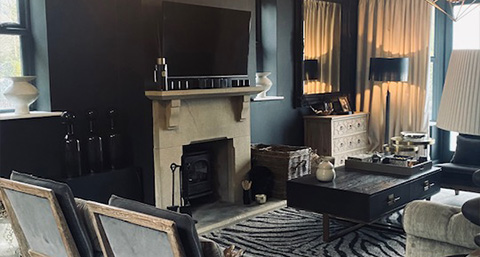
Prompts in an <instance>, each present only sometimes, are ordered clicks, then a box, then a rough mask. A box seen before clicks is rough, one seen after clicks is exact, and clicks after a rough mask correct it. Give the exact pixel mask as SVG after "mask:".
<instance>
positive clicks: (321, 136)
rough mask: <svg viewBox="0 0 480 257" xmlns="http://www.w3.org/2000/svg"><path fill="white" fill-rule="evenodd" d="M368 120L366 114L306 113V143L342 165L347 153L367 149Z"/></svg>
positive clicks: (352, 153)
mask: <svg viewBox="0 0 480 257" xmlns="http://www.w3.org/2000/svg"><path fill="white" fill-rule="evenodd" d="M367 121H368V114H367V113H355V114H351V115H329V116H305V117H304V122H305V145H306V146H310V147H311V148H312V149H313V150H317V154H318V155H325V156H333V157H335V167H338V166H343V165H345V159H346V158H347V157H348V156H350V155H355V154H359V153H364V152H365V151H367V147H368V136H367Z"/></svg>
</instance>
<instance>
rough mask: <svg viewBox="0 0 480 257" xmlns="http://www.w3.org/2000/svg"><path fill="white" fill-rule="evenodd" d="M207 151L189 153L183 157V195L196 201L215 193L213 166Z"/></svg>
mask: <svg viewBox="0 0 480 257" xmlns="http://www.w3.org/2000/svg"><path fill="white" fill-rule="evenodd" d="M210 159H211V157H210V153H209V152H207V151H201V152H187V153H184V155H183V156H182V190H183V192H182V195H183V197H185V198H187V199H195V198H199V197H203V196H207V195H210V194H212V193H213V188H212V166H211V161H210Z"/></svg>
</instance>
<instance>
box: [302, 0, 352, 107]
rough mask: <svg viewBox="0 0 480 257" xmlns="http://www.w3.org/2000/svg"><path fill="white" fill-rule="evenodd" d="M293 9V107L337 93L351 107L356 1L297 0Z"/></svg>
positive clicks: (328, 98) (323, 99)
mask: <svg viewBox="0 0 480 257" xmlns="http://www.w3.org/2000/svg"><path fill="white" fill-rule="evenodd" d="M294 12H295V24H294V44H293V46H294V84H295V85H294V87H295V91H294V92H295V97H294V101H295V103H294V104H295V106H297V107H300V106H308V105H312V104H316V103H319V102H323V101H330V100H331V99H332V98H336V97H338V96H340V95H348V96H349V98H350V101H351V104H352V106H354V104H355V103H354V101H355V95H354V94H355V76H356V63H357V61H356V60H357V31H358V0H297V1H295V8H294ZM307 22H308V24H307ZM315 26H318V28H317V27H315ZM306 36H307V37H308V38H306Z"/></svg>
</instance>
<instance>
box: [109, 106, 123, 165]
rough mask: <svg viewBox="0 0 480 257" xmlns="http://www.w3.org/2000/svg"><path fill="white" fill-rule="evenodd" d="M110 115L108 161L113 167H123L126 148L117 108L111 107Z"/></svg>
mask: <svg viewBox="0 0 480 257" xmlns="http://www.w3.org/2000/svg"><path fill="white" fill-rule="evenodd" d="M108 117H109V119H110V128H109V133H108V138H107V146H108V148H107V149H108V157H109V158H108V163H109V166H110V168H111V169H113V170H115V169H121V168H123V167H124V166H125V160H124V149H123V136H122V134H120V132H119V131H118V127H117V120H118V113H117V110H115V109H111V110H109V111H108Z"/></svg>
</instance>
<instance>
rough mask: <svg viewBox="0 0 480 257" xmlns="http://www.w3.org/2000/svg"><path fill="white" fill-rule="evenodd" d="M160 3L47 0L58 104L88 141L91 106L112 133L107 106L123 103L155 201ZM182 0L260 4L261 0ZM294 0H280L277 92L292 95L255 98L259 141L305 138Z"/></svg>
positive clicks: (132, 155) (130, 156)
mask: <svg viewBox="0 0 480 257" xmlns="http://www.w3.org/2000/svg"><path fill="white" fill-rule="evenodd" d="M161 2H162V1H160V0H102V1H96V0H45V10H46V28H47V29H46V31H47V33H48V34H47V36H48V51H47V52H48V60H49V65H48V67H49V75H50V78H49V80H50V100H51V109H52V110H54V111H56V110H62V111H63V110H69V111H73V112H75V113H76V114H77V117H78V119H77V122H76V132H77V134H79V137H80V139H84V140H85V139H86V133H87V121H86V119H85V115H84V113H85V112H86V111H87V110H89V109H94V110H96V111H97V112H98V113H99V124H98V125H99V128H100V134H101V135H103V136H105V135H106V133H107V126H108V124H107V117H106V112H107V111H108V110H109V109H110V108H116V109H118V111H119V114H120V124H121V132H122V134H123V135H124V137H125V139H126V142H128V144H127V148H126V151H127V153H126V159H127V160H128V161H129V162H130V163H131V164H133V165H135V166H138V167H140V168H141V169H142V172H143V181H144V187H145V190H144V191H145V200H146V201H147V202H149V203H153V199H154V184H153V153H152V150H153V141H152V140H153V138H152V132H153V129H152V112H151V103H150V100H148V99H147V98H146V97H145V96H144V89H145V86H146V85H148V83H149V81H151V74H152V72H151V71H152V68H153V64H154V63H155V59H156V58H157V56H158V52H157V49H156V44H157V41H156V36H155V33H152V30H153V31H155V26H156V25H155V24H153V23H152V22H150V21H155V20H156V19H158V15H159V13H158V11H159V9H158V8H159V7H160V6H161ZM181 2H186V3H194V4H203V5H205V4H206V5H212V6H217V7H225V8H233V9H242V10H251V11H252V12H254V11H255V0H208V1H206V0H183V1H181ZM293 2H294V0H288V1H283V0H282V1H280V0H278V1H277V8H278V15H277V26H278V29H277V37H278V45H277V49H278V54H277V59H278V64H277V73H278V76H277V91H278V94H279V95H283V96H285V100H283V101H273V102H253V103H252V105H251V116H252V121H251V127H252V142H255V143H275V144H290V145H301V144H302V143H303V122H302V118H301V113H300V110H299V109H294V108H293V104H292V102H293V101H292V97H293V65H292V58H293V50H292V35H293ZM254 17H255V15H254V13H252V18H254ZM252 28H253V29H254V26H252ZM251 35H252V39H251V41H250V50H251V51H250V55H249V76H250V79H251V80H252V81H253V80H254V76H255V72H256V60H255V38H254V35H255V33H254V31H252V34H251ZM58 133H60V132H58ZM62 133H63V132H62ZM62 137H63V134H62ZM39 147H43V146H39ZM59 161H61V157H60V158H59ZM166 165H169V164H166Z"/></svg>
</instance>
